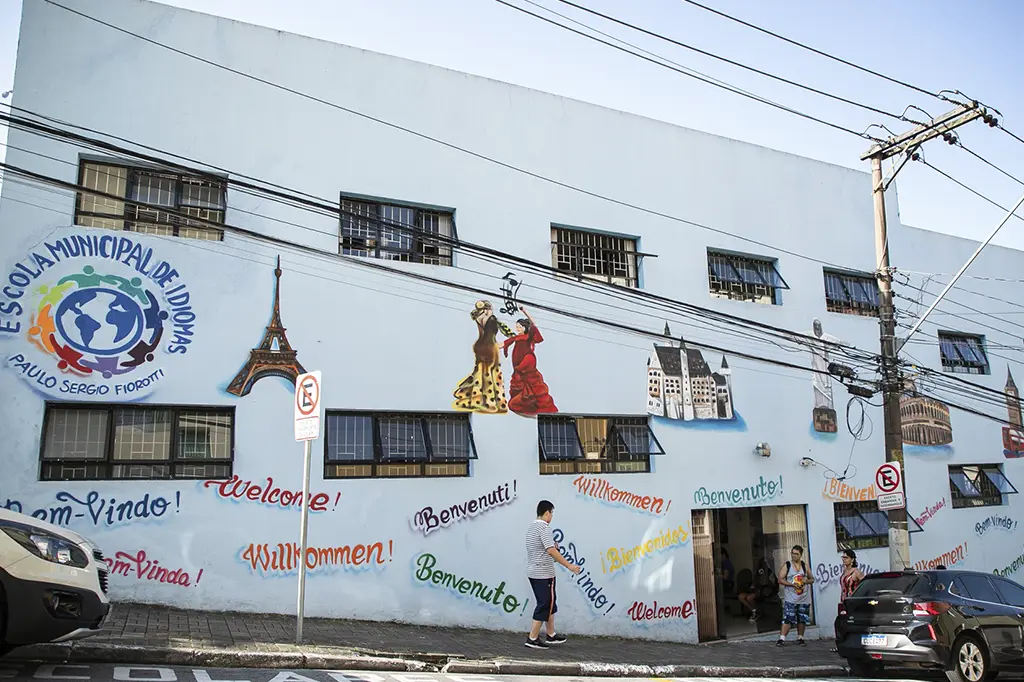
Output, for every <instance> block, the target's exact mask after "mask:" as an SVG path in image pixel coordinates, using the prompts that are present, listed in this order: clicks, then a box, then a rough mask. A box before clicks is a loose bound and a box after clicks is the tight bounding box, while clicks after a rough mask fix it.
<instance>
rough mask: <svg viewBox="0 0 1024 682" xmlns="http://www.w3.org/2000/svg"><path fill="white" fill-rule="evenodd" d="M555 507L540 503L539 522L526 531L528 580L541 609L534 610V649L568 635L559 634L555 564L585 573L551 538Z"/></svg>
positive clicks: (530, 644)
mask: <svg viewBox="0 0 1024 682" xmlns="http://www.w3.org/2000/svg"><path fill="white" fill-rule="evenodd" d="M554 510H555V505H553V504H551V503H550V502H548V501H547V500H541V501H540V502H538V503H537V519H536V520H535V521H534V522H533V523H531V524H530V527H529V528H527V529H526V577H527V578H529V579H530V585H531V587H533V596H534V597H535V598H536V599H535V601H536V603H537V606H536V607H535V608H534V609H533V626H532V627H531V628H530V634H529V635H528V636H527V640H526V646H528V647H530V648H532V649H547V648H548V645H549V644H562V643H563V642H565V635H556V634H555V613H557V612H558V605H557V604H556V603H555V562H556V561H557V562H558V563H560V564H562V565H563V566H565V567H566V568H568V569H569V570H570V571H572V572H573V573H579V572H580V571H581V570H583V569H582V568H581V567H580V566H576V565H574V564H571V563H569V562H568V561H566V560H565V558H564V557H563V556H562V553H561V552H559V551H558V545H557V544H555V539H554V538H553V537H552V536H551V514H552V512H554ZM545 623H547V634H548V636H547V640H545V641H542V640H541V639H540V629H541V627H542V626H543V625H544V624H545Z"/></svg>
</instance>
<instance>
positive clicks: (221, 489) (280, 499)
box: [199, 474, 341, 513]
mask: <svg viewBox="0 0 1024 682" xmlns="http://www.w3.org/2000/svg"><path fill="white" fill-rule="evenodd" d="M265 480H266V485H259V484H257V483H255V482H254V481H249V480H246V479H243V478H239V476H238V474H232V475H231V478H229V479H226V480H216V479H212V480H209V481H203V482H202V483H200V484H199V486H200V487H201V488H214V489H215V490H216V492H217V497H219V498H221V499H223V500H230V501H232V502H256V503H258V504H261V505H263V506H265V507H276V508H278V509H289V508H291V509H301V508H302V491H301V490H287V489H283V488H281V487H280V486H279V485H277V484H275V483H274V477H273V476H267V478H266V479H265ZM333 497H334V506H333V507H332V509H336V508H337V507H338V503H339V502H341V493H335V494H334V496H333ZM330 502H331V495H328V494H327V493H322V492H321V493H314V492H312V491H310V492H309V494H308V502H307V506H308V507H309V511H310V512H312V513H316V512H324V511H327V505H328V504H329V503H330Z"/></svg>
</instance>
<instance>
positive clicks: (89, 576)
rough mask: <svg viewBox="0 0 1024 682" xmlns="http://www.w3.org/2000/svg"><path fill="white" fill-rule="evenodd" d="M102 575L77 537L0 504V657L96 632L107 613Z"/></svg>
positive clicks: (99, 560)
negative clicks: (17, 650) (19, 648)
mask: <svg viewBox="0 0 1024 682" xmlns="http://www.w3.org/2000/svg"><path fill="white" fill-rule="evenodd" d="M107 575H108V571H107V565H106V563H105V562H104V561H103V554H102V553H101V552H100V550H99V549H98V548H96V547H95V546H93V545H92V544H91V543H90V542H89V541H88V540H86V539H85V538H83V537H82V536H80V535H78V534H76V533H73V532H71V531H69V530H68V529H66V528H61V527H59V526H55V525H53V524H50V523H46V522H45V521H40V520H39V519H36V518H33V517H31V516H26V515H24V514H19V513H17V512H13V511H10V510H7V509H3V508H0V655H2V654H4V653H7V652H8V651H10V650H11V649H13V648H14V647H18V646H24V645H26V644H39V643H44V642H66V641H69V640H72V639H81V638H83V637H89V636H90V635H94V634H96V633H97V632H99V631H100V628H101V627H102V625H103V622H104V620H105V619H106V618H107V614H108V613H109V612H110V602H109V600H108V599H107V595H106V592H107Z"/></svg>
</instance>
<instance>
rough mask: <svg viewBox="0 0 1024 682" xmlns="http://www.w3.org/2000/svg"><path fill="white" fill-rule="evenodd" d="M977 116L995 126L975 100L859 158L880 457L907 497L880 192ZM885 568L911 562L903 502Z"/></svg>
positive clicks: (894, 512)
mask: <svg viewBox="0 0 1024 682" xmlns="http://www.w3.org/2000/svg"><path fill="white" fill-rule="evenodd" d="M977 118H985V120H986V122H988V123H989V124H990V125H994V123H993V121H994V120H995V119H993V118H992V117H991V115H989V113H988V112H987V111H986V110H985V109H984V108H983V107H982V106H981V105H979V104H978V103H977V102H972V103H970V104H964V105H960V106H958V107H957V108H956V109H953V110H952V111H950V112H948V113H946V114H943V115H942V116H938V117H936V118H934V119H932V120H931V121H929V122H928V123H925V124H922V125H919V126H917V127H916V128H914V129H913V130H911V131H909V132H907V133H904V134H902V135H898V136H896V137H892V138H889V139H888V140H886V141H885V142H880V143H878V144H876V145H874V146H873V147H871V149H869V150H868V151H867V152H865V153H864V154H863V155H862V156H861V161H864V160H867V159H870V160H871V192H872V198H873V200H874V209H875V255H876V257H877V258H878V269H877V271H876V272H875V276H876V278H877V280H878V316H879V327H880V331H881V346H882V348H881V350H882V367H881V369H882V405H883V407H882V410H883V415H884V419H885V461H886V462H897V463H898V464H899V467H900V469H902V471H903V476H902V484H901V485H902V486H903V493H904V500H905V499H906V481H907V476H906V471H907V470H906V467H904V466H903V420H902V419H901V416H900V395H902V393H903V377H902V373H901V372H900V365H899V361H898V352H899V346H898V345H897V339H896V316H895V310H894V308H893V303H892V269H891V267H890V265H889V235H888V231H887V225H886V220H885V190H886V189H888V187H889V185H890V184H891V183H892V181H893V180H894V179H895V178H896V174H897V173H899V172H900V170H902V168H903V166H904V165H906V163H907V161H909V160H911V159H914V158H916V155H917V149H918V148H919V147H920V146H921V145H922V144H923V143H925V142H927V141H928V140H932V139H934V138H936V137H942V138H943V139H945V140H946V141H947V142H949V143H951V144H952V143H953V142H954V141H955V138H953V137H952V135H951V131H953V130H955V129H956V128H959V127H960V126H962V125H964V124H966V123H970V122H971V121H973V120H975V119H977ZM900 155H902V156H903V159H902V160H901V162H900V165H899V166H897V167H896V169H895V170H894V171H893V173H892V175H891V176H890V177H889V179H888V180H886V179H885V178H884V177H883V175H882V161H884V160H885V159H888V158H892V157H894V156H900ZM888 513H889V568H890V569H891V570H895V571H902V570H904V569H905V568H907V567H908V566H910V532H909V528H908V527H907V508H906V505H904V506H903V508H901V509H891V510H889V512H888Z"/></svg>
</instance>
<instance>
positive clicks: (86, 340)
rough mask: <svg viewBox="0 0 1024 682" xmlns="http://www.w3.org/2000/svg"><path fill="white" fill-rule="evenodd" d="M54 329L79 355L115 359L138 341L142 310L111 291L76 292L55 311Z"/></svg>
mask: <svg viewBox="0 0 1024 682" xmlns="http://www.w3.org/2000/svg"><path fill="white" fill-rule="evenodd" d="M55 321H56V323H57V329H58V331H60V334H61V336H63V337H64V339H65V340H66V341H67V342H68V344H69V345H70V346H71V347H72V348H74V349H75V350H78V351H80V352H82V353H90V354H92V355H97V356H101V355H118V354H120V353H123V352H125V351H127V350H129V349H130V348H131V347H132V346H134V345H135V344H136V343H138V341H139V339H140V338H141V337H142V329H143V325H144V323H145V320H144V319H143V313H142V308H141V307H139V305H138V304H137V303H135V301H134V300H132V298H131V297H129V296H127V295H126V294H123V293H121V292H120V291H117V290H115V289H98V288H97V289H79V290H77V291H74V292H72V293H71V294H70V295H68V296H66V297H65V298H64V300H62V301H61V302H60V306H58V307H57V314H56V316H55Z"/></svg>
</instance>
